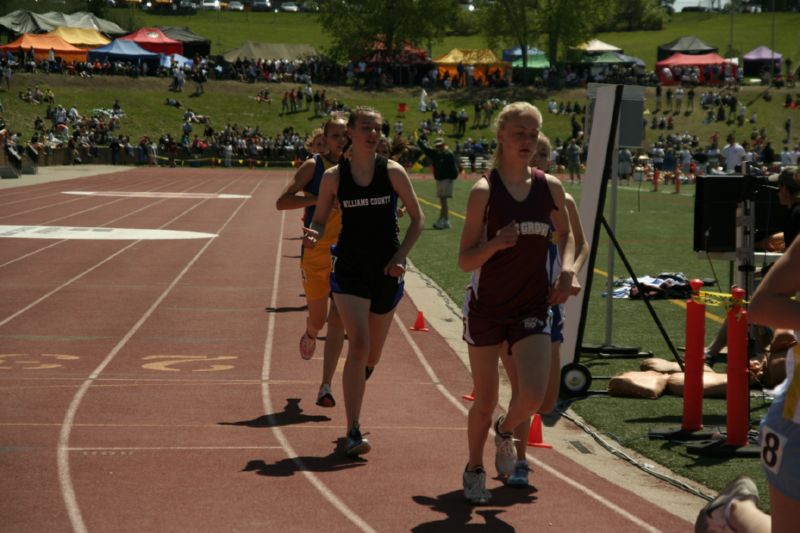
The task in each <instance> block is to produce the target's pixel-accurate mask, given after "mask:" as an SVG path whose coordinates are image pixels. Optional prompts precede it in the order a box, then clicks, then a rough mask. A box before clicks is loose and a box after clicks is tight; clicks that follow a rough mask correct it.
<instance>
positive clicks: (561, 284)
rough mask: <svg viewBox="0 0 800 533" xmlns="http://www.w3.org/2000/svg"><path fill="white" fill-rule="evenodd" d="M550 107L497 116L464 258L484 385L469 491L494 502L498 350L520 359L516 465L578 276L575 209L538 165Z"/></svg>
mask: <svg viewBox="0 0 800 533" xmlns="http://www.w3.org/2000/svg"><path fill="white" fill-rule="evenodd" d="M541 124H542V115H541V113H540V112H539V110H538V109H536V107H534V106H532V105H531V104H528V103H527V102H515V103H513V104H509V105H507V106H505V108H503V110H502V111H501V112H500V114H499V115H498V116H497V119H496V121H495V127H496V131H497V149H496V150H495V153H494V158H493V161H492V166H493V168H492V170H491V172H490V173H489V176H488V177H483V178H481V179H479V180H478V181H477V182H476V183H475V185H474V186H473V188H472V190H471V191H470V195H469V199H468V201H467V214H466V220H465V221H464V229H463V232H462V234H461V246H460V252H459V257H458V264H459V267H460V268H461V269H462V270H464V271H467V272H472V281H471V283H470V286H469V287H468V288H467V294H466V298H465V300H464V340H465V341H466V342H467V344H468V345H469V346H468V348H469V360H470V367H471V369H472V379H473V384H474V387H475V402H474V403H473V405H472V408H471V409H470V412H469V417H468V419H467V440H468V445H469V461H468V463H467V467H466V469H465V471H464V474H463V482H464V496H465V497H466V498H467V500H469V501H470V502H472V503H486V502H488V500H489V498H490V497H491V493H490V492H489V491H488V490H486V471H485V469H484V468H483V448H484V445H485V443H486V437H487V434H488V432H489V429H490V427H491V425H492V413H493V412H494V409H495V406H496V405H497V395H498V377H499V376H498V371H497V359H498V357H511V358H513V359H514V363H515V365H516V369H517V372H516V387H517V391H518V394H517V395H516V397H514V398H513V399H512V401H511V402H510V404H509V406H508V410H507V412H506V414H505V415H504V416H500V417H499V418H498V419H497V421H496V422H495V424H494V430H495V433H496V436H495V444H496V446H497V452H496V455H495V466H496V467H497V471H498V473H499V474H500V476H501V477H508V476H510V475H511V474H512V473H513V470H514V466H515V462H516V451H515V449H514V442H513V430H514V428H516V427H517V426H518V425H519V424H521V423H523V422H524V421H526V420H528V419H529V418H530V416H531V415H532V414H533V413H535V412H537V411H538V410H539V408H540V407H541V405H542V401H543V399H544V395H545V391H546V389H547V383H548V379H549V375H550V361H551V358H550V322H551V317H550V310H549V308H550V306H551V305H556V304H560V303H564V301H566V299H567V297H568V296H569V292H570V288H571V286H572V279H573V270H572V263H573V255H574V241H573V238H572V234H571V233H570V230H569V220H568V219H567V216H566V214H565V211H566V209H565V206H564V188H563V186H562V185H561V182H560V181H558V180H557V179H556V178H554V177H552V176H547V175H545V174H544V173H543V172H541V171H540V170H538V169H532V168H531V167H530V166H529V164H530V160H531V157H532V156H533V154H534V150H535V149H536V145H537V142H538V137H539V128H540V127H541ZM551 223H552V225H553V226H554V227H555V229H556V232H557V233H558V246H559V250H561V253H562V256H561V261H562V270H561V273H560V275H559V277H558V280H557V281H556V283H555V284H553V286H552V287H551V284H550V281H549V276H548V268H547V258H548V245H549V243H550V237H551V228H550V224H551Z"/></svg>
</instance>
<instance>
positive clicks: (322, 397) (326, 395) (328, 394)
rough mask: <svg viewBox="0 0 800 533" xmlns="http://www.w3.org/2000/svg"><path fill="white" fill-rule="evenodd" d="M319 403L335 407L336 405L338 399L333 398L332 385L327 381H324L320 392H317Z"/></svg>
mask: <svg viewBox="0 0 800 533" xmlns="http://www.w3.org/2000/svg"><path fill="white" fill-rule="evenodd" d="M317 405H319V406H320V407H333V406H335V405H336V400H334V399H333V392H332V391H331V386H330V385H328V384H327V383H323V384H322V385H320V387H319V393H317Z"/></svg>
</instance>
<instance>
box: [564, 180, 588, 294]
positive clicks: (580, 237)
mask: <svg viewBox="0 0 800 533" xmlns="http://www.w3.org/2000/svg"><path fill="white" fill-rule="evenodd" d="M564 203H565V205H566V206H567V214H569V228H570V230H571V231H572V235H573V237H574V238H575V260H574V261H573V263H572V269H573V270H574V272H575V276H574V277H573V278H572V291H571V292H570V294H572V295H573V296H574V295H576V294H578V293H579V292H580V290H581V284H580V282H579V281H578V276H577V274H578V272H580V271H581V269H582V268H583V265H585V264H586V261H587V260H588V259H589V243H587V242H586V235H585V234H584V233H583V225H581V217H580V214H579V213H578V205H577V204H576V203H575V198H573V197H572V195H571V194H570V193H568V192H567V193H564Z"/></svg>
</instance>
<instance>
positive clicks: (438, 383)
mask: <svg viewBox="0 0 800 533" xmlns="http://www.w3.org/2000/svg"><path fill="white" fill-rule="evenodd" d="M394 321H395V322H396V323H397V326H398V327H399V328H400V331H401V332H402V333H403V336H404V337H405V338H406V341H407V342H408V344H409V345H410V346H411V349H412V350H413V351H414V354H416V356H417V359H418V360H419V362H420V364H421V365H422V367H423V368H424V369H425V372H426V373H427V374H428V376H429V377H430V378H431V381H432V382H433V383H434V384H435V385H436V388H437V389H439V392H440V393H441V394H442V395H444V397H445V398H446V399H447V400H448V401H450V403H452V404H453V405H455V406H456V408H457V409H458V410H459V411H461V413H462V414H463V415H464V416H466V415H467V414H468V413H469V410H468V409H467V408H466V407H465V406H464V404H463V403H462V402H461V400H460V399H459V398H456V396H454V395H453V394H451V393H450V391H448V390H447V389H446V388H445V387H444V385H442V383H441V381H440V380H439V376H437V375H436V372H435V371H434V370H433V367H431V365H430V364H429V363H428V360H427V359H426V358H425V354H424V353H423V352H422V350H421V349H420V347H419V345H417V343H416V342H415V341H414V339H413V337H412V336H411V334H410V333H409V332H408V330H407V328H406V327H405V326H404V325H403V323H402V322H401V321H400V319H399V318H398V317H397V315H396V314H395V316H394ZM527 457H528V460H529V461H531V462H532V463H534V464H536V465H537V466H538V467H540V468H541V469H543V470H546V471H547V472H548V473H549V474H550V475H552V476H554V477H556V478H558V479H560V480H561V481H563V482H564V483H567V484H568V485H570V486H571V487H573V488H575V489H577V490H579V491H580V492H582V493H584V494H586V495H587V496H589V497H590V498H592V499H594V500H596V501H597V502H599V503H600V504H602V505H604V506H606V507H608V508H609V509H611V510H612V511H614V512H616V513H617V514H619V515H621V516H623V517H624V518H626V519H628V520H630V521H631V522H633V523H634V524H636V525H637V526H639V527H641V528H642V529H643V530H645V531H650V532H651V533H659V532H660V531H661V530H659V529H657V528H655V527H653V526H652V525H650V524H649V523H647V522H645V521H644V520H642V519H640V518H639V517H638V516H636V515H633V514H631V513H629V512H628V511H626V510H625V509H623V508H622V507H620V506H618V505H617V504H615V503H614V502H612V501H610V500H608V499H606V498H604V497H603V496H601V495H600V494H598V493H596V492H594V491H593V490H591V489H589V488H587V487H584V486H583V485H581V484H580V483H578V482H577V481H574V480H573V479H572V478H570V477H568V476H567V475H565V474H563V473H561V472H560V471H558V470H556V469H555V468H553V467H552V466H550V465H547V464H545V463H543V462H542V461H540V460H538V459H536V458H535V457H533V456H531V455H528V456H527Z"/></svg>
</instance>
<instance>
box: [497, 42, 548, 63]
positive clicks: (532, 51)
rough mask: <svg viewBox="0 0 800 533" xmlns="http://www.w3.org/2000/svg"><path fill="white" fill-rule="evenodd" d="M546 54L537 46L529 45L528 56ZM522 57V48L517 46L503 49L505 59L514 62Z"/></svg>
mask: <svg viewBox="0 0 800 533" xmlns="http://www.w3.org/2000/svg"><path fill="white" fill-rule="evenodd" d="M539 55H545V54H544V52H543V51H542V50H539V49H538V48H536V47H535V46H529V47H528V57H530V56H539ZM521 58H522V48H521V47H519V46H517V47H516V48H509V49H508V50H503V61H507V62H509V63H512V62H514V61H516V60H517V59H521Z"/></svg>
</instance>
